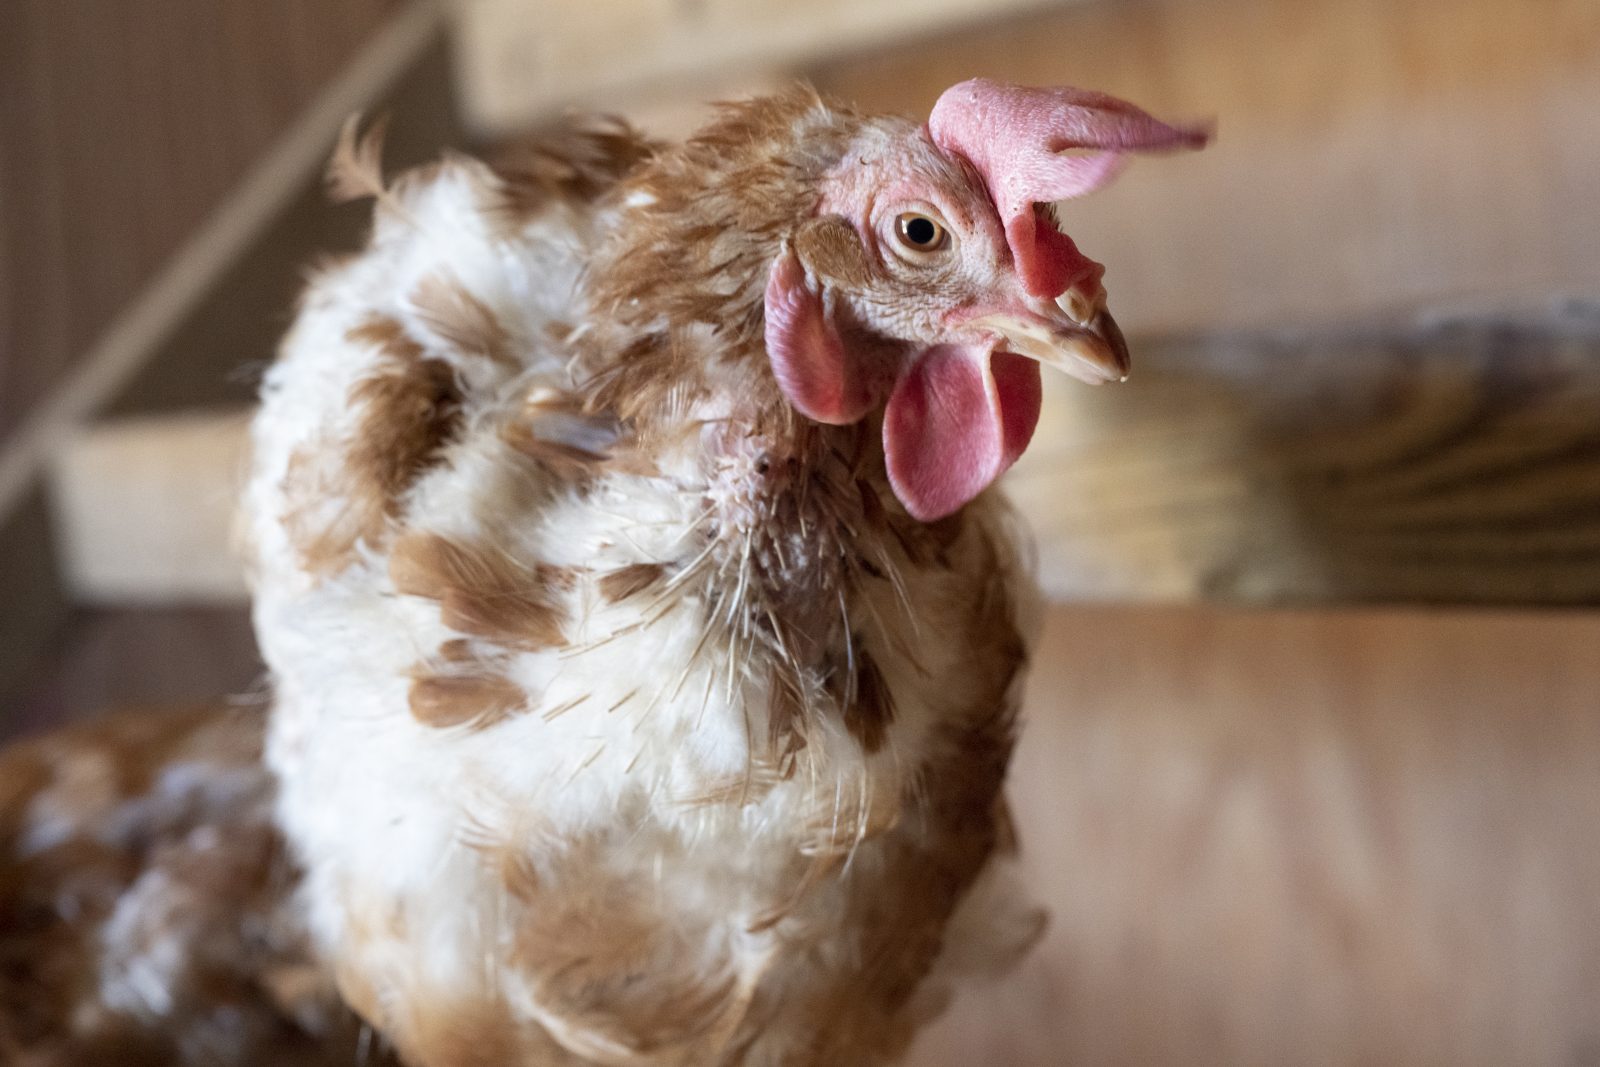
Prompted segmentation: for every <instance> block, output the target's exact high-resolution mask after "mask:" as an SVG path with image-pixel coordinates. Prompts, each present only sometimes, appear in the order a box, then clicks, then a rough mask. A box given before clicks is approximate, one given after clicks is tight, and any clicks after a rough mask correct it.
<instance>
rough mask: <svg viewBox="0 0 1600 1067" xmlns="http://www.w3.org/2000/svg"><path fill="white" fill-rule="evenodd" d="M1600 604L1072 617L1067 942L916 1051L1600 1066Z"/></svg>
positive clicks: (1048, 697)
mask: <svg viewBox="0 0 1600 1067" xmlns="http://www.w3.org/2000/svg"><path fill="white" fill-rule="evenodd" d="M1596 648H1600V620H1597V619H1595V618H1579V617H1576V616H1565V617H1558V616H1528V615H1508V614H1490V613H1474V614H1421V613H1416V612H1372V611H1352V612H1339V613H1326V612H1325V613H1317V614H1309V613H1285V612H1272V613H1247V612H1226V611H1216V610H1203V609H1132V608H1119V609H1090V608H1077V609H1056V610H1054V611H1053V612H1052V613H1051V615H1050V617H1049V620H1048V622H1047V625H1046V627H1045V632H1044V639H1043V643H1042V645H1041V648H1040V653H1039V655H1038V657H1037V661H1036V662H1037V666H1036V667H1035V673H1034V675H1033V679H1032V682H1031V684H1030V686H1029V689H1028V696H1027V700H1026V705H1025V706H1026V708H1027V722H1026V724H1025V726H1024V729H1023V735H1022V743H1021V749H1020V751H1019V754H1018V758H1017V761H1016V763H1015V764H1014V765H1013V785H1012V796H1013V809H1014V811H1015V812H1016V815H1017V818H1018V823H1019V829H1020V833H1021V838H1022V847H1023V857H1024V861H1025V864H1026V867H1027V870H1028V873H1029V880H1030V884H1031V886H1032V888H1033V889H1034V891H1035V892H1036V893H1037V895H1038V896H1039V897H1041V898H1042V899H1043V901H1044V903H1045V904H1047V905H1048V906H1049V908H1050V909H1051V910H1052V912H1053V916H1052V922H1051V926H1050V928H1049V931H1048V933H1047V935H1046V939H1045V941H1044V943H1043V945H1042V947H1041V949H1040V950H1039V951H1037V952H1036V953H1035V955H1034V956H1033V957H1031V959H1029V960H1028V961H1026V962H1025V963H1024V965H1023V968H1022V970H1021V971H1020V972H1019V973H1017V974H1016V975H1014V976H1013V977H1012V978H1010V979H1008V980H1006V981H1005V982H1004V983H1002V984H1001V985H999V986H996V987H993V988H991V989H988V990H985V991H977V992H973V993H970V994H968V995H966V996H965V997H964V998H962V999H959V1000H958V1001H957V1003H956V1007H955V1010H954V1012H953V1014H952V1015H951V1016H950V1017H948V1018H947V1019H946V1020H944V1021H943V1022H942V1023H941V1024H940V1025H939V1026H938V1027H937V1028H936V1029H934V1030H933V1031H931V1032H930V1033H928V1034H927V1035H926V1036H925V1039H924V1040H923V1041H921V1042H920V1044H919V1045H918V1048H917V1052H916V1054H915V1055H913V1056H912V1057H910V1058H909V1059H908V1060H907V1062H908V1063H909V1064H912V1065H915V1067H956V1065H963V1067H964V1065H968V1064H986V1063H994V1064H1006V1065H1007V1067H1059V1065H1062V1064H1073V1065H1076V1067H1098V1065H1113V1064H1230V1065H1237V1067H1255V1065H1261V1067H1279V1065H1282V1064H1319V1065H1326V1067H1333V1065H1351V1067H1355V1065H1358V1064H1441V1065H1442V1064H1451V1065H1454V1067H1469V1065H1483V1067H1498V1065H1502V1064H1512V1063H1515V1064H1529V1065H1537V1064H1550V1065H1556V1064H1564V1065H1565V1064H1587V1063H1593V1062H1595V1059H1596V1056H1597V1054H1600V1012H1597V1008H1596V1005H1597V1004H1600V970H1597V969H1596V966H1595V962H1596V960H1600V893H1596V892H1595V886H1596V885H1597V884H1600V831H1597V829H1596V827H1597V826H1600V775H1597V774H1596V773H1595V767H1596V766H1600V660H1597V659H1596V657H1595V649H1596Z"/></svg>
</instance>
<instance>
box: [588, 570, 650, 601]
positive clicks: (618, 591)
mask: <svg viewBox="0 0 1600 1067" xmlns="http://www.w3.org/2000/svg"><path fill="white" fill-rule="evenodd" d="M666 571H667V569H666V567H664V566H662V565H661V564H659V563H631V564H629V565H628V566H626V567H622V568H620V569H619V570H614V571H611V572H610V573H608V574H602V575H601V576H600V581H599V586H600V595H601V596H603V597H605V598H606V599H607V600H609V601H611V602H612V603H613V604H615V603H617V602H618V601H620V600H627V599H628V598H629V597H633V596H638V595H639V594H640V593H642V592H644V591H645V590H647V589H650V588H652V587H653V586H655V585H656V584H657V583H659V582H660V581H661V579H662V577H663V576H665V574H666Z"/></svg>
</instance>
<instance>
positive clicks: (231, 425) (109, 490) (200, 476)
mask: <svg viewBox="0 0 1600 1067" xmlns="http://www.w3.org/2000/svg"><path fill="white" fill-rule="evenodd" d="M249 418H250V413H249V412H246V411H226V412H198V413H190V414H183V415H167V416H158V417H148V418H135V419H124V420H118V421H116V422H111V423H106V424H102V425H100V426H97V427H94V428H93V429H90V430H87V431H85V432H84V433H82V434H80V435H79V436H77V437H76V438H74V439H72V440H71V441H70V442H68V443H67V445H66V447H65V448H63V449H62V450H61V452H60V453H59V454H58V455H57V456H56V457H55V458H54V460H53V461H52V463H51V472H50V490H51V498H52V501H53V503H54V506H55V509H56V519H57V522H56V528H57V531H58V549H59V554H60V558H61V566H62V571H63V576H64V578H65V581H66V585H67V588H68V590H69V591H70V592H71V594H72V596H73V598H74V600H76V601H78V602H80V603H84V604H97V605H113V604H115V605H126V604H174V603H188V604H229V603H243V602H244V600H245V598H246V591H245V585H244V578H243V569H242V568H241V566H240V563H239V560H238V557H237V556H236V554H235V553H234V551H233V549H232V544H231V541H232V535H231V531H232V523H233V513H234V509H235V506H236V504H237V499H238V489H239V485H240V479H241V476H242V474H243V470H244V463H245V448H246V441H247V437H246V427H247V425H248V423H249Z"/></svg>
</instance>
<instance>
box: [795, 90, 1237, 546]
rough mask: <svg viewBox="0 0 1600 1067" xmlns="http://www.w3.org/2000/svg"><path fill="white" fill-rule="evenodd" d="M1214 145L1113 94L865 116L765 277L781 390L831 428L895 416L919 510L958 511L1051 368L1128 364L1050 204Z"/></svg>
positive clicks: (889, 442) (905, 489)
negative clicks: (1136, 166)
mask: <svg viewBox="0 0 1600 1067" xmlns="http://www.w3.org/2000/svg"><path fill="white" fill-rule="evenodd" d="M1208 136H1209V134H1208V132H1207V130H1205V129H1203V128H1201V127H1196V126H1175V125H1168V124H1166V123H1163V122H1160V121H1158V120H1157V119H1154V118H1152V117H1151V116H1150V115H1148V114H1146V113H1145V112H1143V111H1141V110H1139V109H1138V108H1136V107H1134V106H1133V105H1131V104H1128V103H1125V102H1123V101H1121V100H1117V99H1115V98H1113V97H1110V96H1106V95H1104V94H1100V93H1092V92H1085V91H1082V90H1077V89H1068V88H1054V89H1032V88H1023V87H1019V86H1013V85H1005V84H1000V83H997V82H992V81H988V80H986V79H981V78H980V79H973V80H971V81H967V82H963V83H961V84H959V85H956V86H954V87H952V88H951V89H948V90H946V92H945V93H944V94H943V95H942V96H941V97H940V98H939V101H938V102H937V104H936V105H935V106H934V109H933V112H932V115H931V116H930V117H929V120H928V123H927V124H926V125H925V126H916V125H914V124H912V123H908V122H903V121H897V120H879V121H875V122H871V123H868V124H865V125H864V126H863V127H862V129H861V131H860V133H859V135H858V136H857V137H856V138H855V141H854V143H853V144H852V146H851V148H850V150H849V151H848V152H847V153H846V154H845V156H844V157H843V158H842V159H841V160H839V162H838V163H837V164H836V165H835V166H834V167H833V168H832V169H831V170H830V172H829V173H828V174H827V175H826V176H825V177H824V179H823V183H822V184H823V189H822V196H821V199H820V204H819V210H818V212H817V214H816V215H815V216H813V217H812V218H810V219H807V220H806V221H805V222H804V223H803V224H802V225H801V226H800V227H799V228H798V229H797V230H796V231H795V233H794V234H793V235H792V237H791V239H790V240H788V241H786V242H785V245H784V247H783V249H782V251H781V252H780V254H779V255H778V258H777V260H776V261H775V262H774V263H773V265H772V269H771V273H770V274H769V276H768V280H767V287H766V324H765V331H766V344H767V353H768V357H769V358H770V360H771V362H772V367H773V371H774V373H775V375H776V377H777V379H778V383H779V386H780V387H781V389H782V390H783V393H784V395H785V396H786V397H787V398H788V400H789V402H790V403H791V404H792V405H793V406H794V407H795V409H796V410H798V411H799V412H800V413H801V414H802V415H805V416H807V417H808V418H811V419H815V420H817V421H819V422H824V423H831V424H836V425H842V424H847V423H852V422H855V421H857V420H859V419H862V418H865V417H867V416H868V415H870V414H872V413H874V412H876V411H877V410H878V409H879V408H880V407H881V408H882V410H883V447H884V455H885V461H886V465H887V469H888V474H889V480H890V483H891V485H892V487H893V489H894V491H895V494H896V496H898V497H899V499H900V501H901V503H902V504H904V505H905V507H906V510H907V511H908V512H909V513H910V514H911V515H913V516H914V517H916V518H918V519H922V520H925V521H931V520H934V519H938V518H941V517H943V516H945V515H948V514H950V513H952V512H954V511H956V510H958V509H959V508H960V507H961V506H962V505H964V504H965V503H966V502H967V501H969V500H971V499H972V498H973V497H975V496H976V495H977V494H978V493H980V492H982V491H983V490H984V488H985V487H987V486H988V485H989V484H990V483H991V482H993V481H994V480H995V479H996V478H997V477H999V476H1000V475H1001V474H1002V473H1003V472H1004V471H1005V470H1006V469H1007V468H1008V467H1010V466H1011V464H1012V463H1014V462H1015V461H1016V459H1017V458H1018V457H1019V456H1020V455H1021V454H1022V451H1023V450H1024V449H1025V448H1026V447H1027V445H1028V442H1029V440H1030V439H1031V438H1032V436H1033V431H1034V427H1035V425H1036V424H1037V422H1038V419H1039V405H1040V374H1039V364H1041V363H1044V364H1049V365H1050V366H1053V367H1056V368H1059V369H1061V370H1064V371H1066V372H1067V373H1068V374H1071V375H1073V376H1074V377H1077V378H1080V379H1082V380H1084V381H1086V382H1090V383H1096V384H1098V383H1101V382H1109V381H1119V380H1122V379H1123V378H1125V377H1126V375H1127V372H1128V349H1127V345H1126V343H1125V342H1124V341H1123V339H1122V334H1121V332H1120V331H1119V330H1118V328H1117V325H1116V323H1115V321H1114V320H1113V319H1112V318H1111V316H1110V314H1109V313H1108V312H1107V311H1106V301H1105V290H1104V288H1103V287H1102V285H1101V278H1102V275H1103V274H1104V268H1103V267H1102V266H1101V265H1100V264H1099V263H1096V262H1095V261H1094V260H1092V259H1089V258H1088V257H1087V256H1085V255H1083V254H1082V253H1081V252H1079V251H1078V248H1077V246H1076V245H1075V244H1074V243H1073V241H1072V238H1071V237H1069V236H1067V235H1066V234H1065V233H1062V232H1061V231H1060V230H1059V229H1058V228H1057V226H1056V224H1055V221H1054V219H1053V217H1052V215H1051V213H1050V208H1049V205H1051V204H1052V203H1054V202H1055V201H1058V200H1064V199H1068V198H1071V197H1076V196H1081V195H1083V194H1085V193H1088V192H1091V191H1093V190H1094V189H1097V188H1099V187H1100V186H1102V185H1104V184H1105V183H1106V182H1107V181H1109V180H1110V179H1111V178H1112V177H1114V176H1115V174H1116V172H1117V170H1118V169H1119V168H1120V166H1121V164H1122V162H1123V161H1124V160H1125V158H1126V156H1127V154H1128V153H1130V152H1138V151H1162V150H1174V149H1184V148H1199V147H1201V146H1203V145H1204V144H1205V142H1206V141H1207V139H1208ZM1067 153H1071V154H1067Z"/></svg>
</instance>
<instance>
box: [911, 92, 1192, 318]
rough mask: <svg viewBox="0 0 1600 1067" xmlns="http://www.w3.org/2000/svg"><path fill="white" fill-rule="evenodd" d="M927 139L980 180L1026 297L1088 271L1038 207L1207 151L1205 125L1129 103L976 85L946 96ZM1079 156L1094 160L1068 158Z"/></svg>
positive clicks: (1055, 292)
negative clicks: (1162, 158)
mask: <svg viewBox="0 0 1600 1067" xmlns="http://www.w3.org/2000/svg"><path fill="white" fill-rule="evenodd" d="M928 132H929V133H930V134H931V135H932V137H933V141H934V143H935V144H937V145H938V146H939V147H940V148H942V149H944V150H945V151H946V152H950V153H953V154H955V155H959V156H961V157H962V158H964V159H966V160H967V161H968V162H969V163H971V164H972V165H973V167H975V168H976V169H977V170H978V173H980V174H981V175H983V180H984V182H985V183H986V184H987V185H988V187H989V195H990V196H991V197H992V198H993V199H994V206H995V211H996V212H998V213H999V215H1000V219H1001V221H1002V222H1003V223H1004V224H1005V229H1006V242H1007V244H1009V245H1010V246H1011V255H1012V257H1013V258H1014V259H1015V260H1016V263H1017V270H1018V273H1020V274H1021V276H1022V280H1023V284H1024V285H1026V286H1027V289H1028V292H1029V293H1031V294H1033V295H1034V296H1040V297H1045V298H1047V299H1050V298H1054V297H1057V296H1059V295H1061V294H1062V293H1063V292H1065V291H1066V290H1067V289H1068V287H1070V286H1072V285H1073V284H1075V283H1077V282H1079V281H1080V280H1090V281H1093V282H1098V280H1099V279H1098V278H1093V279H1086V275H1088V274H1089V273H1090V272H1091V271H1096V270H1098V269H1099V265H1098V264H1096V263H1095V262H1094V261H1093V260H1089V259H1086V258H1085V257H1084V256H1082V255H1081V254H1079V252H1078V250H1077V248H1076V246H1074V245H1073V243H1072V241H1071V239H1070V238H1068V237H1066V236H1065V235H1064V234H1061V233H1060V232H1059V231H1057V230H1056V228H1055V226H1054V225H1051V224H1049V223H1048V222H1047V223H1046V224H1045V225H1044V226H1042V227H1041V226H1040V225H1039V220H1038V217H1037V211H1036V208H1035V205H1036V204H1045V203H1050V202H1052V201H1056V200H1068V199H1071V198H1073V197H1077V196H1083V195H1084V194H1086V193H1091V192H1093V191H1094V190H1096V189H1098V188H1100V187H1101V186H1102V185H1105V184H1106V183H1107V182H1109V181H1110V180H1111V179H1112V178H1114V177H1116V174H1117V172H1118V171H1119V170H1120V169H1121V168H1122V166H1123V164H1124V162H1125V161H1126V158H1127V153H1129V152H1161V151H1172V150H1176V149H1184V148H1200V147H1202V146H1204V145H1205V143H1206V141H1207V140H1208V139H1209V138H1210V131H1209V129H1207V128H1205V127H1201V126H1170V125H1168V124H1167V123H1164V122H1161V121H1160V120H1158V119H1156V118H1153V117H1152V116H1150V115H1148V114H1146V113H1145V112H1143V111H1141V110H1139V109H1138V108H1137V107H1134V106H1133V105H1132V104H1130V103H1128V102H1126V101H1124V100H1118V99H1117V98H1116V97H1114V96H1107V95H1106V94H1105V93H1096V92H1089V91H1086V90H1083V89H1069V88H1064V87H1063V88H1054V89H1032V88H1028V87H1026V86H1021V85H1006V84H1003V83H1001V82H994V81H990V80H989V79H987V78H973V79H972V80H970V81H964V82H962V83H961V84H959V85H953V86H951V87H950V88H949V89H946V90H945V91H944V92H943V93H942V94H941V95H940V97H939V101H938V103H936V104H934V106H933V113H932V114H931V115H929V116H928ZM1072 149H1087V150H1089V154H1087V155H1070V156H1064V155H1060V154H1059V153H1061V152H1065V151H1069V150H1072Z"/></svg>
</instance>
